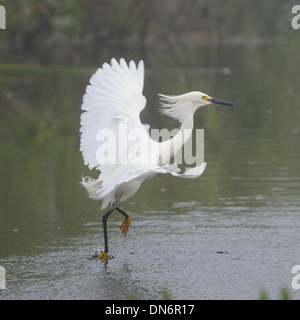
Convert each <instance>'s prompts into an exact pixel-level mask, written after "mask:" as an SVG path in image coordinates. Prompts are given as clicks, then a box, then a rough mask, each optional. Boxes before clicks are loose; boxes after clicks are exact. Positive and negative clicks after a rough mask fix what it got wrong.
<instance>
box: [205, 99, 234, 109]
mask: <svg viewBox="0 0 300 320" xmlns="http://www.w3.org/2000/svg"><path fill="white" fill-rule="evenodd" d="M207 101H210V102H212V103H215V104H223V105H224V106H231V107H235V106H236V105H235V104H234V103H232V102H228V101H223V100H219V99H216V98H210V99H207Z"/></svg>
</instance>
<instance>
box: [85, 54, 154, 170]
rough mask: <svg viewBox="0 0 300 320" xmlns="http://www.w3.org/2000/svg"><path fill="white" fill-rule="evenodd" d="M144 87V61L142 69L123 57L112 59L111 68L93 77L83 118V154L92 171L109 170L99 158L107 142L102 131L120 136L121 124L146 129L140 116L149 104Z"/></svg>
mask: <svg viewBox="0 0 300 320" xmlns="http://www.w3.org/2000/svg"><path fill="white" fill-rule="evenodd" d="M143 85H144V64H143V61H140V62H139V64H138V66H136V64H135V63H134V61H130V62H129V65H127V63H126V62H125V60H124V59H123V58H122V59H121V60H120V63H118V62H117V60H115V59H112V60H111V65H109V64H108V63H104V64H103V65H102V68H99V69H98V70H97V71H96V72H95V73H94V74H93V75H92V77H91V78H90V84H89V85H88V86H87V87H86V92H85V94H84V96H83V103H82V105H81V109H82V110H83V111H84V112H83V113H82V114H81V118H80V124H81V127H80V132H81V139H80V151H81V152H82V154H83V158H84V163H85V165H88V167H89V168H90V169H92V168H97V169H99V170H100V171H103V170H108V169H109V166H108V165H102V164H99V163H98V162H97V159H96V154H97V150H98V148H99V146H100V145H101V144H102V143H103V142H102V141H97V140H96V137H97V133H98V132H99V130H101V129H108V128H109V129H112V130H113V131H114V132H115V134H116V136H117V135H118V124H119V122H120V121H124V122H126V123H130V127H131V128H133V129H137V128H139V129H142V130H146V129H145V126H144V125H143V124H142V123H141V121H140V116H139V115H140V112H141V111H142V110H143V109H144V107H145V105H146V98H145V96H144V95H143V94H142V91H143ZM149 139H150V137H149ZM123 152H125V151H124V150H123Z"/></svg>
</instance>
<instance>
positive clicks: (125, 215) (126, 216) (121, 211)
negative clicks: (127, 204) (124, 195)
mask: <svg viewBox="0 0 300 320" xmlns="http://www.w3.org/2000/svg"><path fill="white" fill-rule="evenodd" d="M116 209H117V210H118V211H119V212H120V213H122V215H123V216H124V217H125V218H126V219H128V218H129V215H128V214H127V213H126V212H125V211H123V210H122V209H120V208H116Z"/></svg>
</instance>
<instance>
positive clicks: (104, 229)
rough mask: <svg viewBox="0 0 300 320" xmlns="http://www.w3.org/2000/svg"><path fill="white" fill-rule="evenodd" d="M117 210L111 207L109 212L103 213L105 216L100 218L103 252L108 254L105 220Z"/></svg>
mask: <svg viewBox="0 0 300 320" xmlns="http://www.w3.org/2000/svg"><path fill="white" fill-rule="evenodd" d="M115 209H117V207H115V206H113V207H112V208H111V209H110V210H109V211H107V212H106V213H105V215H104V216H103V217H102V223H103V231H104V251H105V252H106V253H108V238H107V219H108V217H109V216H110V214H111V213H112V212H113V211H114V210H115Z"/></svg>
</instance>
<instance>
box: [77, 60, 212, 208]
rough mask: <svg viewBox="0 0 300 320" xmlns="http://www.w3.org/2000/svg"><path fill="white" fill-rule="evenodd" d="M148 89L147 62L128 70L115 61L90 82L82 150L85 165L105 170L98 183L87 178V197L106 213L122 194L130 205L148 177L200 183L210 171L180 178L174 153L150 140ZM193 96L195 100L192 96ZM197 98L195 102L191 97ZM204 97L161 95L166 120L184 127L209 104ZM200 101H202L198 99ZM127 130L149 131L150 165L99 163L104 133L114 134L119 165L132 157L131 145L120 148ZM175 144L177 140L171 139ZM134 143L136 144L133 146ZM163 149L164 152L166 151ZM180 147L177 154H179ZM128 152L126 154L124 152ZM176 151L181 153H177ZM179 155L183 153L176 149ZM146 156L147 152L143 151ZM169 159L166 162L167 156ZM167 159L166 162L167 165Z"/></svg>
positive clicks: (188, 173) (131, 65)
mask: <svg viewBox="0 0 300 320" xmlns="http://www.w3.org/2000/svg"><path fill="white" fill-rule="evenodd" d="M143 84H144V63H143V61H140V62H139V64H138V66H136V65H135V63H134V62H133V61H130V63H129V65H127V64H126V62H125V60H124V59H121V60H120V63H118V62H117V61H116V60H115V59H112V60H111V65H109V64H107V63H104V64H103V66H102V68H100V69H98V70H97V72H96V73H95V74H94V75H93V76H92V77H91V79H90V85H88V86H87V88H86V93H85V95H84V96H83V104H82V106H81V109H82V110H83V111H84V112H83V113H82V115H81V128H80V132H81V141H80V151H82V154H83V158H84V163H85V165H88V167H89V168H90V169H92V168H96V169H98V170H100V172H101V173H100V175H99V177H98V178H97V179H92V178H90V177H86V178H83V179H82V182H81V183H82V185H83V186H84V187H85V188H86V189H87V191H88V194H89V196H90V197H91V198H93V199H95V200H101V201H102V206H101V208H102V209H104V208H105V207H107V206H108V205H109V204H110V203H113V202H114V200H115V196H116V195H117V194H118V193H123V195H122V196H121V198H120V201H122V202H123V201H125V200H126V199H128V198H129V197H130V196H132V195H133V194H134V193H135V192H136V191H137V190H138V189H139V187H140V184H141V183H142V182H143V181H144V180H145V179H146V178H148V177H151V176H153V175H155V174H157V173H171V174H172V175H174V176H178V177H186V178H197V177H199V176H200V175H201V174H202V173H203V172H204V170H205V167H206V163H203V164H202V165H201V166H199V167H197V168H194V169H192V170H191V169H190V170H188V171H186V172H185V173H184V174H179V173H178V171H179V169H178V167H177V165H176V164H171V165H170V164H168V161H169V160H170V157H172V155H173V153H172V152H171V153H170V152H164V150H167V149H169V150H170V142H169V145H168V146H167V145H166V144H167V143H168V142H162V143H158V142H157V141H154V140H153V139H152V138H151V137H150V135H149V130H148V126H146V125H144V124H142V123H141V121H140V112H141V111H142V110H143V109H144V107H145V105H146V98H145V96H144V95H143V94H142V91H143ZM189 95H190V97H189ZM191 96H193V97H194V100H195V101H196V103H195V102H194V101H190V100H189V98H191ZM202 96H203V94H202V93H200V92H192V93H189V94H185V95H181V96H174V97H172V96H164V95H161V98H163V100H164V102H163V103H162V106H163V107H164V108H165V113H166V114H167V115H170V116H173V117H174V118H177V119H178V120H180V121H181V122H182V123H184V119H185V117H186V115H187V114H189V113H188V112H187V111H191V112H192V114H191V113H190V114H189V118H191V119H192V116H193V113H194V112H195V110H196V109H197V107H199V106H200V103H205V104H207V102H206V101H204V100H201V98H202ZM199 99H200V100H199ZM122 123H123V124H125V125H126V127H127V130H128V132H131V131H132V130H141V131H144V132H145V134H144V135H140V137H142V139H144V141H143V140H142V141H141V146H145V147H146V148H149V147H150V148H151V154H150V155H149V154H148V153H147V152H145V153H146V154H147V156H148V158H149V159H148V160H149V161H147V163H136V164H132V163H125V164H121V163H118V162H116V163H114V164H111V163H99V162H98V161H97V156H96V154H97V150H98V148H99V147H100V146H101V144H102V143H104V142H103V141H97V139H96V137H97V134H98V132H99V130H101V129H110V130H113V132H115V136H116V138H117V141H116V149H115V151H114V152H115V153H116V154H115V155H113V156H116V159H117V160H118V156H119V155H120V154H125V155H127V157H128V156H130V154H128V152H129V150H130V141H129V145H128V143H127V145H126V148H125V147H124V144H122V143H118V142H119V141H118V137H119V130H120V126H121V125H122ZM171 140H172V139H171ZM132 144H133V142H131V145H132ZM162 145H164V146H165V147H164V148H163V150H162ZM181 146H182V143H181V144H180V146H179V145H178V147H177V149H180V148H181ZM124 148H125V149H124ZM175 149H176V148H175ZM177 151H178V150H177ZM141 153H143V149H141ZM164 154H166V155H167V156H166V157H163V156H164ZM162 159H163V161H162Z"/></svg>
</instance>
